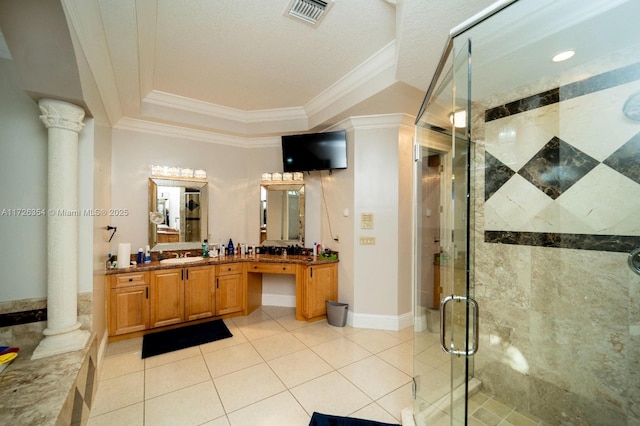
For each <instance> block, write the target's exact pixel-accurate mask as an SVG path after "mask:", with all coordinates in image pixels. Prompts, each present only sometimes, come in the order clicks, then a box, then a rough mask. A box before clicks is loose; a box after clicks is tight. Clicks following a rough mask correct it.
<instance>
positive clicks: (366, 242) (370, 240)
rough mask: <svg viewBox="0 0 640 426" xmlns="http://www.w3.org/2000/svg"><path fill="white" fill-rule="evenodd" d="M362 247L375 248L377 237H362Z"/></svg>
mask: <svg viewBox="0 0 640 426" xmlns="http://www.w3.org/2000/svg"><path fill="white" fill-rule="evenodd" d="M360 245H361V246H375V245H376V237H360Z"/></svg>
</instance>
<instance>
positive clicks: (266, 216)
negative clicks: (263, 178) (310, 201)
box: [260, 183, 305, 246]
mask: <svg viewBox="0 0 640 426" xmlns="http://www.w3.org/2000/svg"><path fill="white" fill-rule="evenodd" d="M304 209H305V207H304V184H287V183H273V184H264V183H263V184H262V186H261V187H260V243H261V244H262V243H263V242H265V241H266V242H267V244H269V243H271V244H276V245H302V246H304V216H305V211H304Z"/></svg>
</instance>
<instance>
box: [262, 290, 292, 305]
mask: <svg viewBox="0 0 640 426" xmlns="http://www.w3.org/2000/svg"><path fill="white" fill-rule="evenodd" d="M262 304H263V305H266V306H285V307H287V308H295V307H296V295H295V294H294V295H289V294H267V293H263V294H262Z"/></svg>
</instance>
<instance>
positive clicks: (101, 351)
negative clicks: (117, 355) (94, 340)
mask: <svg viewBox="0 0 640 426" xmlns="http://www.w3.org/2000/svg"><path fill="white" fill-rule="evenodd" d="M108 345H109V331H108V330H107V329H105V330H104V331H103V333H102V340H100V342H98V359H97V360H96V361H97V363H98V365H97V367H98V370H100V368H102V360H103V359H104V356H105V354H106V353H107V346H108Z"/></svg>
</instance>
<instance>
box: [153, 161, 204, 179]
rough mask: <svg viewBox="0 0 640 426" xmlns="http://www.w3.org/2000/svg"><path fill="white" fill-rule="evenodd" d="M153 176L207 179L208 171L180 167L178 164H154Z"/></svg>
mask: <svg viewBox="0 0 640 426" xmlns="http://www.w3.org/2000/svg"><path fill="white" fill-rule="evenodd" d="M151 177H158V178H182V179H194V180H206V179H207V171H206V170H202V169H197V170H193V169H191V168H188V167H185V168H180V167H176V166H160V165H157V164H152V165H151Z"/></svg>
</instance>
